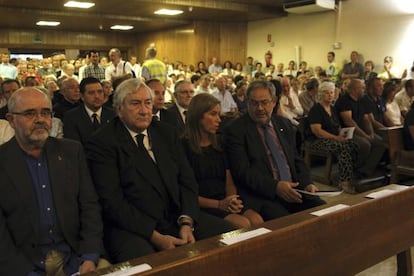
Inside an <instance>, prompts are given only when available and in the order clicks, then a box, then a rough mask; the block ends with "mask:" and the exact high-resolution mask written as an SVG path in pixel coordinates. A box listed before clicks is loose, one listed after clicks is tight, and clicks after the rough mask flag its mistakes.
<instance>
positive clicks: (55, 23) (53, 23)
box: [36, 21, 60, 27]
mask: <svg viewBox="0 0 414 276" xmlns="http://www.w3.org/2000/svg"><path fill="white" fill-rule="evenodd" d="M36 25H38V26H53V27H54V26H58V25H60V22H58V21H38V22H36Z"/></svg>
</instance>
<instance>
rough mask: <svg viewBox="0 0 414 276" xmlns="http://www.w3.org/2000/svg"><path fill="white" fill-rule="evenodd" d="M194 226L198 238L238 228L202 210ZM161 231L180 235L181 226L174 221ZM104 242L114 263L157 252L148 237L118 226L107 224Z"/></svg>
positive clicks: (195, 235)
mask: <svg viewBox="0 0 414 276" xmlns="http://www.w3.org/2000/svg"><path fill="white" fill-rule="evenodd" d="M194 228H195V230H194V237H195V238H196V240H201V239H205V238H209V237H212V236H216V235H219V234H222V233H226V232H229V231H232V230H235V229H236V228H235V227H234V226H233V225H232V224H231V223H230V222H228V221H225V220H224V219H221V218H217V217H214V216H212V215H209V214H206V213H204V212H202V211H201V212H200V216H199V218H198V220H197V223H196V225H195V227H194ZM159 232H160V233H161V234H164V235H171V236H175V237H178V232H179V228H178V225H177V224H176V222H175V221H174V222H171V224H170V227H169V228H165V229H162V230H159ZM104 243H105V247H106V250H107V251H108V254H109V256H110V258H111V261H112V262H113V263H119V262H125V261H128V260H131V259H134V258H138V257H141V256H145V255H149V254H151V253H154V252H157V249H156V248H155V247H154V246H153V245H152V244H151V242H150V241H149V240H148V239H146V238H144V237H142V236H139V235H136V234H134V233H132V232H129V231H126V230H123V229H119V228H117V227H111V226H105V235H104Z"/></svg>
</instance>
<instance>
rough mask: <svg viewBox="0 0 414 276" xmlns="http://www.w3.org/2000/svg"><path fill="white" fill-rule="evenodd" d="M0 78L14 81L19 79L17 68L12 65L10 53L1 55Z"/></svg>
mask: <svg viewBox="0 0 414 276" xmlns="http://www.w3.org/2000/svg"><path fill="white" fill-rule="evenodd" d="M0 76H1V77H2V78H3V80H4V79H11V80H14V79H16V77H17V68H16V67H15V66H14V65H12V64H10V55H9V53H2V54H1V64H0Z"/></svg>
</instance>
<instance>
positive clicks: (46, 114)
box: [11, 109, 53, 120]
mask: <svg viewBox="0 0 414 276" xmlns="http://www.w3.org/2000/svg"><path fill="white" fill-rule="evenodd" d="M11 114H13V115H21V116H23V117H25V118H26V119H30V120H31V119H34V118H35V117H37V116H39V115H40V117H42V118H51V117H53V112H52V110H49V109H42V110H41V111H40V112H38V111H36V110H26V111H23V112H11Z"/></svg>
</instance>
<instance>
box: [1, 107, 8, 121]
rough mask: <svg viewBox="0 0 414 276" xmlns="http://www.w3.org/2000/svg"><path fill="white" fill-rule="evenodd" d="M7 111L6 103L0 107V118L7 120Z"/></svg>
mask: <svg viewBox="0 0 414 276" xmlns="http://www.w3.org/2000/svg"><path fill="white" fill-rule="evenodd" d="M7 112H9V109H8V108H7V105H5V106H3V107H2V108H0V119H3V120H7V119H6V114H7Z"/></svg>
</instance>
